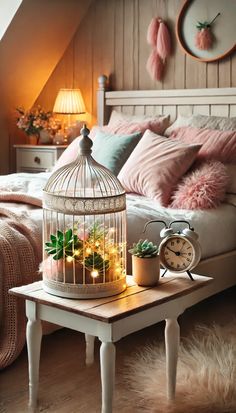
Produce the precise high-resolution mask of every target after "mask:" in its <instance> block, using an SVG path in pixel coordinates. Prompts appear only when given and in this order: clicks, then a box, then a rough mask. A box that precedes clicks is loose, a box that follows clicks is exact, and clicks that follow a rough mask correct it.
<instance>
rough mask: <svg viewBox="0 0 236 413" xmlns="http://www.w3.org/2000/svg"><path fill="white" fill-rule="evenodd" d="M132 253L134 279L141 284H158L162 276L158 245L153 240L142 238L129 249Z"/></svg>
mask: <svg viewBox="0 0 236 413" xmlns="http://www.w3.org/2000/svg"><path fill="white" fill-rule="evenodd" d="M129 252H130V254H132V271H133V276H134V281H135V282H136V283H137V284H138V285H140V286H153V285H156V284H157V283H158V281H159V278H160V259H159V255H158V247H157V245H154V244H153V243H152V241H148V240H147V239H145V240H142V239H140V240H139V241H138V242H137V243H134V244H133V247H132V248H131V249H129Z"/></svg>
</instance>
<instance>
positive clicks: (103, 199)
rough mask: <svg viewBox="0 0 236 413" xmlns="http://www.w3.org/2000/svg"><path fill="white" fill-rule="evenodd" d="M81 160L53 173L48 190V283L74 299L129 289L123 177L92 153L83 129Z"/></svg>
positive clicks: (57, 292)
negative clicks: (98, 161)
mask: <svg viewBox="0 0 236 413" xmlns="http://www.w3.org/2000/svg"><path fill="white" fill-rule="evenodd" d="M81 133H82V137H81V139H80V142H79V147H80V149H79V155H78V157H77V159H76V160H75V161H74V162H72V163H70V164H68V165H65V166H63V167H61V168H60V169H58V170H57V171H56V172H54V173H53V174H52V176H51V177H50V178H49V180H48V182H47V184H46V186H45V188H44V195H43V245H44V249H43V262H42V265H41V269H42V273H43V288H44V289H45V290H46V291H47V292H49V293H52V294H55V295H58V296H62V297H70V298H96V297H105V296H110V295H114V294H118V293H120V292H122V291H123V290H124V289H125V288H126V198H125V192H124V189H123V188H122V186H121V184H120V182H119V181H118V179H117V178H116V177H115V176H114V175H113V174H112V173H111V172H110V171H109V170H108V169H106V168H105V167H103V166H102V165H100V164H98V163H97V162H96V161H95V160H94V159H93V158H92V156H91V147H92V141H91V140H90V138H89V137H88V134H89V130H88V129H87V128H86V127H84V128H83V129H82V130H81Z"/></svg>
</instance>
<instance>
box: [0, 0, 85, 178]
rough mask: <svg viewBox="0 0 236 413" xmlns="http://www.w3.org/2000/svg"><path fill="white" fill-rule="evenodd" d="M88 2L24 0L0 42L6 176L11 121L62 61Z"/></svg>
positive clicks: (1, 158)
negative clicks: (18, 109)
mask: <svg viewBox="0 0 236 413" xmlns="http://www.w3.org/2000/svg"><path fill="white" fill-rule="evenodd" d="M90 3H91V0H43V1H42V0H23V1H22V3H21V5H20V7H19V9H18V10H17V12H16V14H15V16H14V18H13V19H12V21H11V23H10V25H9V27H8V29H7V31H6V33H5V34H4V36H3V38H2V40H1V41H0V89H1V105H0V139H1V151H0V173H1V174H3V173H7V172H8V167H9V152H11V150H12V149H11V142H14V139H13V138H12V136H11V135H12V134H14V129H13V130H12V129H11V127H10V126H9V125H10V123H11V122H10V120H11V118H12V117H13V116H15V111H14V110H15V108H16V107H17V106H20V105H22V106H25V107H26V108H29V107H31V106H32V105H33V104H34V102H35V100H36V99H37V97H38V95H39V94H40V92H41V90H42V89H43V87H44V85H45V83H46V82H47V80H48V78H49V77H50V75H51V74H52V72H53V70H54V69H55V67H56V65H57V63H58V61H59V60H60V59H61V57H62V55H63V53H64V52H65V50H66V48H67V46H68V44H69V43H70V41H71V39H72V37H73V35H74V33H75V32H76V30H77V28H78V26H79V24H80V22H81V20H82V19H83V17H84V16H85V13H86V12H87V9H88V8H89V6H90ZM0 9H1V6H0Z"/></svg>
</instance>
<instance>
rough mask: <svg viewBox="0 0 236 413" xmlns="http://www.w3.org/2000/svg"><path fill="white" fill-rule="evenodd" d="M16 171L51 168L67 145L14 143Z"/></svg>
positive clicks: (43, 170)
mask: <svg viewBox="0 0 236 413" xmlns="http://www.w3.org/2000/svg"><path fill="white" fill-rule="evenodd" d="M14 148H16V172H45V171H47V170H49V171H50V170H51V169H52V168H53V166H54V165H55V163H56V161H57V160H58V158H59V157H60V156H61V154H62V153H63V152H64V150H65V149H66V148H67V145H14Z"/></svg>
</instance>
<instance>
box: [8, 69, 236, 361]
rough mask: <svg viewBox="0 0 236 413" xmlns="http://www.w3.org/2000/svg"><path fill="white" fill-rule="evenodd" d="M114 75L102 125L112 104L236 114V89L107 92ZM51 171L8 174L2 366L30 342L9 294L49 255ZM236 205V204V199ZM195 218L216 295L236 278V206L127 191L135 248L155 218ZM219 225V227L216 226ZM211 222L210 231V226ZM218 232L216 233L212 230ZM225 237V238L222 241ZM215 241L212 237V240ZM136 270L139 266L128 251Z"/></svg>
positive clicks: (131, 110)
mask: <svg viewBox="0 0 236 413" xmlns="http://www.w3.org/2000/svg"><path fill="white" fill-rule="evenodd" d="M106 83H107V78H106V77H105V76H101V77H100V78H99V88H98V93H97V97H98V107H97V114H98V125H99V126H100V127H102V126H103V125H105V124H106V123H107V121H108V119H109V116H110V113H111V111H112V109H115V110H117V111H120V112H122V113H125V114H135V115H142V114H146V115H149V114H150V115H153V114H160V115H165V114H166V115H167V114H169V115H170V117H171V120H172V121H174V120H175V119H176V117H177V115H178V114H182V115H187V114H192V113H199V114H203V115H217V116H225V117H233V116H236V88H230V89H204V90H203V89H196V90H172V91H171V90H155V91H154V90H150V91H114V92H113V91H107V90H106ZM49 175H50V173H40V174H12V175H9V176H5V177H4V176H3V177H0V214H1V215H0V218H1V228H2V230H1V238H2V245H1V247H0V253H1V263H0V285H1V287H2V288H1V291H2V293H1V301H0V351H1V354H0V368H4V367H6V366H8V365H9V364H11V363H12V362H13V361H14V360H15V359H16V357H17V356H18V355H19V353H20V352H21V350H22V348H23V345H24V342H25V316H24V308H23V304H22V303H20V302H18V301H16V299H15V298H13V297H12V296H9V295H8V293H7V292H8V289H9V288H12V287H14V286H19V285H21V284H27V283H30V282H32V281H34V280H38V279H39V277H40V274H39V272H38V266H39V263H40V261H41V258H42V254H41V248H42V246H41V235H42V233H41V228H42V209H41V198H42V188H43V187H44V185H45V183H46V181H47V179H48V177H49ZM235 204H236V203H235ZM157 218H158V219H163V220H164V221H165V222H167V223H169V222H170V221H172V220H173V219H187V220H188V221H190V222H191V225H192V226H193V227H194V228H195V230H196V231H197V232H198V233H199V236H200V242H201V246H202V259H201V261H200V263H199V265H198V266H197V267H196V268H195V270H194V272H196V273H199V274H204V275H209V276H212V277H213V278H214V283H211V284H210V285H209V289H208V296H210V295H212V294H215V293H218V292H220V291H222V290H224V289H226V288H229V287H231V286H233V285H235V282H236V272H235V267H236V207H235V205H234V200H233V202H230V203H229V202H228V203H222V204H221V205H220V206H219V207H218V208H216V209H214V210H206V211H198V213H197V214H194V211H186V210H174V209H170V208H165V207H160V206H158V205H157V203H155V202H153V201H152V200H151V199H149V198H145V197H143V196H140V195H137V194H127V219H128V240H127V245H128V247H129V246H131V245H132V243H133V242H136V241H137V240H138V239H139V238H142V237H143V234H142V231H143V227H144V224H145V223H146V222H147V221H148V220H150V219H157ZM216 223H217V225H216ZM209 228H210V230H209ZM159 231H160V228H159V227H158V226H150V228H149V230H148V233H147V237H148V238H152V239H153V240H154V241H155V242H157V243H159V242H160V238H159ZM209 231H210V233H209ZM222 238H224V242H223V243H220V242H219V240H220V239H222ZM209 240H210V241H211V242H209ZM128 258H129V260H128V272H130V271H131V265H130V256H129V254H128Z"/></svg>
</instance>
